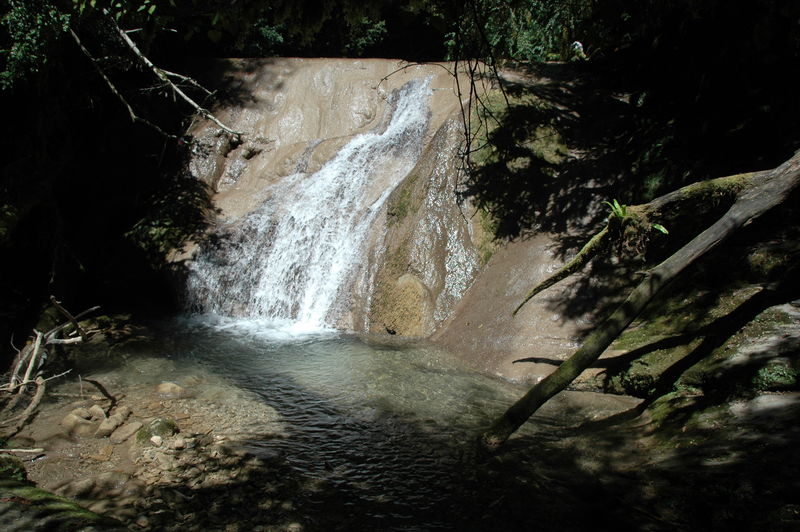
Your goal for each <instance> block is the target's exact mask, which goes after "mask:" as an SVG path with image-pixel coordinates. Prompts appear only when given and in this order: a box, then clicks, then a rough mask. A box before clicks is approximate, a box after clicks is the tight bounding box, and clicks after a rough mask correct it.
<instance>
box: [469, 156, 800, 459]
mask: <svg viewBox="0 0 800 532" xmlns="http://www.w3.org/2000/svg"><path fill="white" fill-rule="evenodd" d="M798 184H800V151H798V152H797V153H795V155H794V156H793V157H792V158H791V159H789V160H788V161H786V162H784V163H783V164H781V165H780V166H778V167H777V168H775V169H773V170H769V171H765V172H758V173H755V174H749V175H748V178H747V179H746V181H745V184H744V185H743V187H742V188H741V190H740V191H739V192H738V193H737V195H736V199H735V201H734V203H733V205H731V207H730V208H729V209H728V211H727V212H726V213H725V214H724V215H723V216H722V217H721V218H720V219H719V220H717V222H715V223H714V224H713V225H711V226H710V227H709V228H707V229H706V230H705V231H703V232H702V233H700V234H699V235H697V236H696V237H695V238H694V239H692V240H691V241H690V242H689V243H688V244H686V245H685V246H683V247H682V248H680V249H679V250H678V251H676V252H675V253H674V254H672V255H671V256H670V257H668V258H667V259H666V260H664V261H663V262H662V263H661V264H659V265H657V266H656V267H654V268H653V269H652V270H650V271H648V272H646V273H645V276H644V279H642V281H641V282H640V283H639V285H638V286H637V287H636V288H634V289H633V291H632V292H631V293H630V294H629V295H628V297H627V299H626V300H625V301H624V302H623V303H622V304H621V305H620V306H619V307H618V308H617V309H616V310H615V311H614V313H613V314H612V315H611V316H610V317H609V318H608V319H607V320H606V321H605V322H603V323H602V324H601V325H600V326H599V327H598V328H597V329H596V330H595V331H594V332H592V333H591V334H590V335H589V336H588V337H587V338H586V340H585V341H584V343H583V345H582V346H581V347H580V349H578V350H577V351H576V352H575V353H574V354H573V355H572V356H571V357H569V358H568V359H567V360H565V361H564V362H563V363H562V364H561V365H560V366H559V367H558V368H557V369H556V370H555V371H554V372H553V373H551V374H550V375H548V376H547V377H545V378H544V379H543V380H542V381H540V382H539V383H538V384H536V385H535V386H534V387H533V388H531V389H530V390H529V391H528V393H526V394H525V395H524V396H523V397H522V398H521V399H519V400H518V401H517V402H516V403H514V404H513V405H512V406H511V407H510V408H509V409H508V410H507V411H506V412H505V413H504V414H503V415H502V416H500V418H498V419H497V420H496V421H495V422H494V423H493V424H492V426H491V427H490V428H489V429H488V430H486V431H485V432H484V433H483V434H481V436H480V438H479V443H480V444H481V445H482V446H483V447H484V448H485V449H487V450H494V449H496V448H498V447H499V446H501V445H502V444H503V443H504V442H505V441H506V440H507V439H508V438H509V437H510V436H511V435H512V434H513V433H514V432H515V431H516V430H517V429H518V428H519V427H520V426H521V425H522V424H523V423H525V422H526V421H527V420H528V418H530V417H531V416H532V415H533V414H534V413H535V412H536V411H537V410H538V409H539V408H540V407H541V406H542V405H543V404H544V403H545V402H547V401H548V400H549V399H550V398H551V397H553V396H554V395H556V394H557V393H558V392H560V391H561V390H563V389H564V388H566V387H567V386H569V384H570V383H571V382H572V381H574V380H575V379H576V378H577V377H578V375H580V374H581V373H582V372H583V370H585V369H586V368H588V367H589V366H591V365H592V364H593V363H594V362H595V361H596V360H597V359H598V358H599V357H600V355H601V354H602V353H603V351H605V350H606V348H607V347H608V346H609V345H611V343H612V342H613V341H614V340H615V339H616V338H617V337H618V336H619V335H620V334H621V333H622V331H624V330H625V328H627V327H628V325H630V324H631V322H632V321H633V320H634V319H635V318H636V317H637V316H638V315H639V314H640V313H641V312H642V310H643V309H644V308H645V306H646V305H647V304H648V303H649V302H650V301H651V300H652V299H653V298H654V297H655V296H656V294H658V293H659V291H660V290H661V289H662V288H664V286H666V285H667V283H669V282H670V281H672V280H673V279H675V278H676V277H678V276H679V275H680V274H681V272H683V271H684V270H685V269H686V267H687V266H689V265H690V264H692V263H693V262H694V261H696V260H697V259H698V258H700V257H702V256H703V255H705V254H706V253H707V252H708V251H710V250H712V249H714V248H715V247H717V246H718V245H719V244H720V243H721V242H723V241H724V240H726V239H727V238H729V237H730V236H731V235H733V234H734V233H736V232H737V231H738V230H739V229H740V228H742V227H743V226H745V225H747V224H749V223H750V222H752V221H753V220H754V219H756V218H758V217H759V216H761V215H763V214H764V213H766V212H767V211H769V210H770V209H772V208H773V207H775V206H777V205H779V204H781V203H782V202H783V201H785V200H786V198H788V197H789V194H790V193H791V192H792V191H793V190H794V189H795V188H797V186H798Z"/></svg>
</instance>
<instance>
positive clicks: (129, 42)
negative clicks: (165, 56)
mask: <svg viewBox="0 0 800 532" xmlns="http://www.w3.org/2000/svg"><path fill="white" fill-rule="evenodd" d="M103 13H104V14H105V15H106V16H107V18H108V19H109V21H110V22H111V24H112V25H113V27H114V29H115V30H116V32H117V35H119V36H120V38H121V39H122V40H123V42H124V43H125V44H126V45H127V46H128V48H130V50H131V51H132V52H133V53H134V54H135V55H136V57H138V58H139V60H140V61H142V63H144V64H145V65H146V66H147V68H149V69H150V71H151V72H153V74H155V75H156V77H157V78H159V79H160V80H161V81H163V82H164V83H166V84H167V85H168V86H169V88H170V89H172V91H173V93H175V94H177V95H178V96H180V97H181V99H183V101H185V102H186V103H188V104H189V105H190V106H192V108H194V110H195V111H196V112H198V113H200V114H201V115H203V116H204V117H205V118H207V119H208V120H211V121H212V122H213V123H214V124H216V125H217V126H218V127H219V128H220V129H222V130H223V131H225V132H226V133H228V134H230V135H233V136H234V137H237V138H238V137H241V136H242V135H243V133H242V132H240V131H235V130H233V129H231V128H230V127H228V126H226V125H225V124H223V123H222V122H220V120H219V119H218V118H217V117H216V116H214V115H213V114H212V113H211V111H209V110H208V109H204V108H203V107H201V106H200V105H199V104H198V103H197V102H195V101H194V100H193V99H191V98H190V97H189V96H188V95H187V94H186V93H185V92H183V91H182V90H181V89H180V87H178V86H177V85H175V84H174V83H173V82H172V81H171V80H170V79H169V75H168V74H167V72H166V71H164V70H162V69H160V68H158V67H157V66H156V65H154V64H153V62H152V61H150V59H148V58H147V56H146V55H144V54H143V53H142V52H141V51H140V50H139V47H138V46H137V45H136V43H135V42H133V40H132V39H131V38H130V37H129V36H128V34H127V33H125V32H124V31H123V30H122V29H121V28H120V27H119V25H117V22H116V21H115V20H114V18H113V17H110V16H108V11H107V10H103ZM187 79H188V78H187Z"/></svg>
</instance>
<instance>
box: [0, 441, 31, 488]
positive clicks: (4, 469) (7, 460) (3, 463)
mask: <svg viewBox="0 0 800 532" xmlns="http://www.w3.org/2000/svg"><path fill="white" fill-rule="evenodd" d="M0 447H5V440H0ZM0 479H3V480H18V481H20V482H24V481H25V480H27V479H28V474H27V472H26V471H25V466H24V465H23V464H22V461H21V460H20V459H18V458H16V457H14V456H11V455H10V454H4V453H0Z"/></svg>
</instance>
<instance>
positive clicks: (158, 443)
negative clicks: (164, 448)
mask: <svg viewBox="0 0 800 532" xmlns="http://www.w3.org/2000/svg"><path fill="white" fill-rule="evenodd" d="M150 443H152V444H153V445H155V446H156V447H161V444H162V443H164V438H162V437H161V436H159V435H158V434H156V435H155V436H153V437H151V438H150Z"/></svg>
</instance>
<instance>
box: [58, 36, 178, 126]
mask: <svg viewBox="0 0 800 532" xmlns="http://www.w3.org/2000/svg"><path fill="white" fill-rule="evenodd" d="M69 34H70V35H71V36H72V39H73V40H74V41H75V43H76V44H77V45H78V47H79V48H80V49H81V51H82V52H83V55H85V56H86V57H87V58H88V59H89V62H90V63H91V64H92V66H93V67H94V69H95V70H96V71H97V73H98V74H99V75H100V77H101V78H103V80H104V81H105V82H106V85H108V88H109V89H111V92H112V93H113V94H114V96H116V97H117V99H119V101H120V102H122V105H124V106H125V109H127V110H128V116H130V117H131V121H132V122H139V123H141V124H144V125H146V126H149V127H151V128H153V129H154V130H156V131H157V132H158V133H159V134H161V135H163V136H164V137H167V138H171V139H177V138H178V137H177V135H171V134H169V133H167V132H166V131H164V130H163V129H161V128H160V127H158V126H157V125H155V124H154V123H152V122H150V121H149V120H147V119H145V118H142V117H141V116H139V115H137V114H136V112H134V110H133V107H131V104H129V103H128V100H126V99H125V97H124V96H123V95H122V93H121V92H119V90H118V89H117V87H116V85H114V82H113V81H111V78H109V77H108V76H107V75H106V73H105V71H104V70H103V69H102V68H100V64H99V63H98V61H97V60H96V59H95V58H94V56H92V54H91V53H90V52H89V50H87V49H86V47H85V46H84V45H83V43H82V42H81V40H80V39H79V38H78V35H77V34H76V33H75V32H74V31H73V30H72V29H70V30H69Z"/></svg>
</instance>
